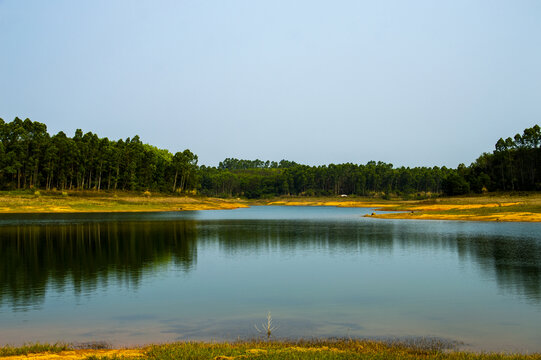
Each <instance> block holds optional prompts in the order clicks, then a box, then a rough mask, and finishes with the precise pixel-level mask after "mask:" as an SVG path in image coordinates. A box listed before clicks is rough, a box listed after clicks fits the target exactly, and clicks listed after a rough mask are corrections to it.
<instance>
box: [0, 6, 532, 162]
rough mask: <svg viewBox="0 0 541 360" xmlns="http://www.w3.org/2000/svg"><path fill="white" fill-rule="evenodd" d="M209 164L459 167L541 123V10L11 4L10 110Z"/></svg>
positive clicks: (6, 42) (7, 35)
mask: <svg viewBox="0 0 541 360" xmlns="http://www.w3.org/2000/svg"><path fill="white" fill-rule="evenodd" d="M15 116H19V117H21V118H26V117H29V118H31V119H32V120H35V121H39V122H43V123H46V124H47V125H48V128H49V132H51V133H56V132H58V131H60V130H63V131H65V132H66V133H68V134H69V135H72V134H73V132H74V130H75V129H76V128H82V129H83V130H84V131H92V132H95V133H97V134H99V135H100V136H103V137H105V136H107V137H109V138H111V139H118V138H126V137H128V136H133V135H134V134H139V135H140V136H141V138H142V140H143V141H144V142H146V143H150V144H153V145H156V146H158V147H161V148H167V149H169V150H171V151H172V152H175V151H179V150H183V149H185V148H189V149H191V150H192V151H194V152H195V153H196V154H198V155H199V158H200V163H202V164H207V165H217V163H218V162H219V161H220V160H222V159H224V158H226V157H237V158H246V159H255V158H260V159H264V160H266V159H270V160H280V159H283V158H285V159H289V160H293V161H297V162H301V163H307V164H327V163H331V162H334V163H342V162H355V163H366V162H367V161H369V160H376V161H377V160H381V161H385V162H390V163H393V164H394V165H395V166H401V165H405V166H417V165H424V166H434V165H438V166H441V165H446V166H452V167H455V166H457V164H459V163H461V162H464V163H466V164H469V163H470V162H472V161H473V160H475V159H476V158H477V156H478V155H480V154H481V153H482V152H484V151H492V149H493V147H494V144H495V142H496V141H497V139H498V138H499V137H502V136H503V137H506V136H513V135H514V134H515V133H517V132H520V133H522V130H523V129H524V128H526V127H531V126H533V125H534V124H536V123H539V124H541V2H540V1H537V0H531V1H524V0H508V1H497V0H486V1H476V0H452V1H451V0H449V1H434V0H427V1H413V0H412V1H403V0H397V1H385V0H382V1H381V0H378V1H376V0H374V1H370V2H368V1H360V0H359V1H315V0H307V1H300V0H299V1H291V0H288V1H277V0H273V1H253V0H246V1H234V0H231V1H221V0H220V1H218V0H217V1H195V0H194V1H133V0H126V1H120V0H115V1H112V0H92V1H89V0H88V1H83V0H81V1H73V0H64V1H60V0H58V1H57V0H47V1H43V0H35V1H26V0H0V117H2V118H3V119H4V120H6V121H11V120H12V119H13V118H14V117H15Z"/></svg>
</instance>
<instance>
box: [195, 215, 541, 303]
mask: <svg viewBox="0 0 541 360" xmlns="http://www.w3.org/2000/svg"><path fill="white" fill-rule="evenodd" d="M423 225H428V224H422V223H421V224H419V223H417V224H414V225H413V224H411V223H410V224H408V223H406V222H404V221H398V222H364V223H358V222H351V221H348V222H336V221H334V222H325V221H321V222H313V221H312V222H308V221H303V222H300V221H265V220H263V221H250V222H249V223H247V222H237V221H220V222H213V221H208V222H201V223H199V225H198V227H199V231H198V234H199V238H198V241H199V243H200V244H201V245H204V244H207V245H209V244H211V243H214V242H216V241H217V242H218V243H219V246H220V250H221V251H223V252H225V253H227V254H230V255H232V256H235V255H239V254H261V253H267V252H269V251H277V252H280V253H281V254H285V255H291V254H294V253H295V252H296V251H303V252H306V251H314V252H320V251H325V252H328V253H330V254H341V253H342V254H343V253H354V252H358V253H361V252H373V253H377V254H380V255H383V254H388V255H391V254H392V253H393V251H394V250H396V249H402V250H404V251H406V252H408V253H416V252H417V253H419V252H422V251H423V250H426V249H430V250H436V251H440V252H441V251H445V252H447V253H450V254H458V256H459V258H460V259H461V261H463V262H473V263H474V264H476V265H477V266H478V267H479V269H480V270H481V272H482V273H483V274H484V276H485V277H486V278H489V279H490V280H495V281H496V282H497V284H498V286H499V287H500V288H501V289H502V290H503V291H505V292H507V293H511V294H514V295H518V296H520V297H524V298H526V299H527V300H529V301H533V302H536V303H541V239H539V238H536V237H535V236H530V235H531V234H527V235H526V236H520V235H516V236H509V235H505V236H502V235H500V234H499V232H498V231H497V230H496V231H495V232H492V231H491V232H489V233H486V232H484V231H467V232H463V231H456V227H455V226H456V224H454V223H439V224H436V225H435V226H434V224H430V225H431V226H428V227H425V226H423ZM495 225H498V226H516V224H495ZM529 225H535V224H529ZM479 226H480V227H483V226H486V224H479ZM418 256H419V261H422V256H420V255H418Z"/></svg>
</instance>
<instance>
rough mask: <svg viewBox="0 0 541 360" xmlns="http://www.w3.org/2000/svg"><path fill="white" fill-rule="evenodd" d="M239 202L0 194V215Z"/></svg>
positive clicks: (182, 207) (241, 204)
mask: <svg viewBox="0 0 541 360" xmlns="http://www.w3.org/2000/svg"><path fill="white" fill-rule="evenodd" d="M247 206H248V205H247V204H246V203H245V202H243V201H239V200H235V201H233V200H224V199H218V198H207V197H188V196H184V197H181V196H165V195H156V196H148V195H144V194H143V193H141V194H137V193H127V192H116V193H106V192H75V191H74V192H68V193H67V195H62V194H57V193H56V192H51V193H46V192H42V193H41V195H40V196H35V195H28V194H13V193H0V213H75V212H144V211H182V210H218V209H236V208H239V207H247Z"/></svg>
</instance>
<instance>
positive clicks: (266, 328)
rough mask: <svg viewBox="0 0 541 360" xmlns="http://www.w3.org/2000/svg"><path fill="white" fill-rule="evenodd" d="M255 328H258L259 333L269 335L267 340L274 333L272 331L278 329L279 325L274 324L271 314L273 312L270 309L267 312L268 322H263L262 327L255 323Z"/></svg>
mask: <svg viewBox="0 0 541 360" xmlns="http://www.w3.org/2000/svg"><path fill="white" fill-rule="evenodd" d="M254 327H255V329H256V330H257V332H258V333H260V334H265V335H267V341H269V340H270V337H271V335H272V332H273V331H274V330H276V329H278V327H277V326H274V325H273V324H272V316H271V312H270V311H269V312H268V313H267V323H266V324H265V323H262V324H261V329H260V328H258V327H257V325H254Z"/></svg>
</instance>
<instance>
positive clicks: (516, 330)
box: [0, 206, 541, 352]
mask: <svg viewBox="0 0 541 360" xmlns="http://www.w3.org/2000/svg"><path fill="white" fill-rule="evenodd" d="M371 211H372V210H371V209H364V208H334V207H286V206H256V207H251V208H246V209H237V210H216V211H192V212H164V213H122V214H120V213H117V214H30V215H15V214H13V215H5V214H4V215H0V345H1V344H7V343H9V344H14V345H17V344H22V343H24V342H36V341H40V342H56V341H66V342H88V341H107V342H110V343H112V344H113V345H134V344H145V343H151V342H165V341H174V340H217V341H219V340H236V339H238V338H240V339H246V338H254V337H259V336H261V334H259V333H258V332H257V331H256V329H255V327H254V325H258V326H260V324H261V323H263V322H264V321H265V317H266V315H267V312H268V311H270V312H271V314H272V318H273V321H274V324H275V325H276V326H277V327H278V328H277V329H276V330H275V331H274V333H273V335H274V336H276V337H277V338H314V337H352V338H354V337H359V338H366V337H369V338H395V337H397V338H412V337H413V338H414V337H436V338H443V339H448V340H451V341H459V342H463V343H464V345H463V346H462V348H465V349H473V350H491V351H501V350H503V351H523V352H526V351H528V352H534V351H537V352H540V351H541V224H537V223H481V222H458V221H457V222H452V221H416V220H387V219H373V218H365V217H362V216H363V215H364V214H366V213H369V212H371Z"/></svg>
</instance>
